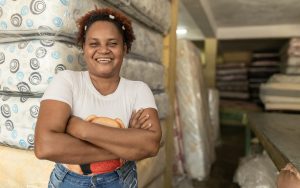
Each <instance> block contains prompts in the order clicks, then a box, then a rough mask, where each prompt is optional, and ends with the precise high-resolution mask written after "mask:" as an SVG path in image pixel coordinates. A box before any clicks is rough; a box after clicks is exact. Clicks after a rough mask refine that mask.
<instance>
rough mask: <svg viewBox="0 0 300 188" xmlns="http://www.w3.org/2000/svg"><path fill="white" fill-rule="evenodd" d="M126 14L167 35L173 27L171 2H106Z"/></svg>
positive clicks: (113, 0)
mask: <svg viewBox="0 0 300 188" xmlns="http://www.w3.org/2000/svg"><path fill="white" fill-rule="evenodd" d="M105 1H106V2H108V3H110V4H112V5H114V6H115V7H117V8H119V9H121V10H122V11H124V12H126V13H127V14H128V15H130V16H131V17H133V18H135V19H137V20H139V21H140V22H142V23H144V24H146V25H147V26H148V27H151V28H154V29H156V30H157V31H159V32H161V33H167V32H168V30H169V28H170V26H171V21H170V20H171V19H170V18H171V3H170V1H169V0H152V1H139V0H105Z"/></svg>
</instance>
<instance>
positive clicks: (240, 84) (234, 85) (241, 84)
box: [217, 81, 248, 91]
mask: <svg viewBox="0 0 300 188" xmlns="http://www.w3.org/2000/svg"><path fill="white" fill-rule="evenodd" d="M217 88H218V89H219V90H220V91H248V81H227V82H223V81H219V82H217Z"/></svg>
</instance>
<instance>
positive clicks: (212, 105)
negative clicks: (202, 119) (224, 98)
mask: <svg viewBox="0 0 300 188" xmlns="http://www.w3.org/2000/svg"><path fill="white" fill-rule="evenodd" d="M208 101H209V103H208V104H209V115H210V116H209V117H210V122H211V125H212V130H213V135H212V137H213V141H214V144H215V145H217V144H218V142H219V141H220V139H221V138H220V120H219V104H220V102H219V91H218V90H216V89H213V88H209V89H208Z"/></svg>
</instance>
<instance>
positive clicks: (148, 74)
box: [120, 58, 164, 90]
mask: <svg viewBox="0 0 300 188" xmlns="http://www.w3.org/2000/svg"><path fill="white" fill-rule="evenodd" d="M120 74H121V75H122V76H123V77H125V78H127V79H130V80H140V81H143V82H145V83H147V84H148V85H149V87H150V88H151V89H152V90H162V89H164V67H163V66H162V65H161V64H157V63H153V62H149V61H143V60H139V59H132V58H126V59H124V61H123V65H122V69H121V72H120Z"/></svg>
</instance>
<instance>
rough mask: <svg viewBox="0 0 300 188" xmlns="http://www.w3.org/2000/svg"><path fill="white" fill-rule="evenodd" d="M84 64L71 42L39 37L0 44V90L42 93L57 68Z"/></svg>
mask: <svg viewBox="0 0 300 188" xmlns="http://www.w3.org/2000/svg"><path fill="white" fill-rule="evenodd" d="M85 67H86V66H85V63H84V62H83V60H82V56H81V50H80V49H79V48H77V47H76V46H74V45H71V44H66V43H61V42H57V41H56V42H55V41H43V40H32V41H23V42H14V43H3V44H0V86H1V88H0V90H4V88H5V90H9V91H18V92H32V93H36V92H39V93H43V92H44V91H45V89H46V88H47V86H48V84H49V82H50V81H51V80H52V78H53V76H54V75H55V74H56V73H57V72H59V71H61V70H65V69H69V70H85Z"/></svg>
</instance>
